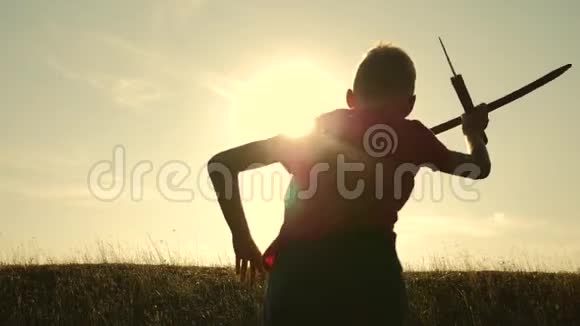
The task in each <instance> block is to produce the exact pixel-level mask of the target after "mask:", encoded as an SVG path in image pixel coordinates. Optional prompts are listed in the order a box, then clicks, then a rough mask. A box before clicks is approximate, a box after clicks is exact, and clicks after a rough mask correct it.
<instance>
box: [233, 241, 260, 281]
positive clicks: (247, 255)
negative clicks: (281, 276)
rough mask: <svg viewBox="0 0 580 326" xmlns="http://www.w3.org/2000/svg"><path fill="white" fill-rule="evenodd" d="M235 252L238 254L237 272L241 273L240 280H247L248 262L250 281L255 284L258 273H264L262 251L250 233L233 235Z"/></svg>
mask: <svg viewBox="0 0 580 326" xmlns="http://www.w3.org/2000/svg"><path fill="white" fill-rule="evenodd" d="M233 242H234V252H235V254H236V274H238V275H240V281H241V282H244V281H245V280H246V275H247V272H248V264H249V265H250V276H249V282H250V284H253V283H254V281H255V279H256V274H257V273H259V274H263V273H264V265H263V264H262V253H261V252H260V249H258V246H256V243H255V242H254V240H253V239H252V237H251V236H250V235H246V236H237V235H234V237H233Z"/></svg>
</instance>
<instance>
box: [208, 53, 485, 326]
mask: <svg viewBox="0 0 580 326" xmlns="http://www.w3.org/2000/svg"><path fill="white" fill-rule="evenodd" d="M415 79H416V72H415V67H414V64H413V61H412V60H411V59H410V57H409V56H408V55H407V54H406V53H405V52H404V51H403V50H402V49H400V48H398V47H395V46H392V45H379V46H377V47H375V48H373V49H371V50H370V51H369V52H368V53H367V55H366V57H365V58H364V60H363V61H362V62H361V63H360V65H359V67H358V70H357V73H356V76H355V79H354V84H353V88H352V89H349V90H348V92H347V94H346V101H347V104H348V106H349V108H348V109H339V110H335V111H332V112H329V113H326V114H323V115H321V116H320V117H318V118H317V120H316V128H315V130H314V131H312V133H311V134H309V135H307V136H304V137H302V138H297V139H294V138H288V137H285V136H275V137H273V138H270V139H266V140H261V141H256V142H253V143H249V144H246V145H243V146H240V147H236V148H233V149H230V150H227V151H224V152H221V153H218V154H216V155H215V156H214V157H212V158H211V159H210V161H209V164H208V169H209V171H210V177H211V180H212V182H213V185H214V188H215V190H216V192H217V194H218V201H219V204H220V206H221V209H222V212H223V214H224V216H225V219H226V221H227V223H228V226H229V227H230V229H231V232H232V236H233V246H234V251H235V254H236V272H237V273H239V274H240V277H241V279H242V280H245V279H246V278H249V279H250V281H252V282H253V281H254V278H255V276H256V273H258V272H263V271H264V270H268V271H269V276H268V283H267V290H266V295H265V304H264V318H265V324H266V325H275V326H277V325H402V324H403V323H404V320H405V314H406V311H407V297H406V292H405V285H404V281H403V278H402V268H401V264H400V262H399V259H398V256H397V253H396V250H395V240H396V234H395V233H394V231H393V228H394V224H395V222H396V221H397V218H398V211H399V210H400V209H401V208H402V207H403V205H404V204H405V202H406V201H407V199H408V198H409V196H410V194H411V191H412V189H413V186H414V176H415V174H416V173H417V172H418V170H419V168H420V167H423V166H427V167H429V168H431V169H433V170H436V171H441V172H444V173H449V174H455V175H459V176H462V177H467V178H473V179H481V178H485V177H487V176H488V175H489V172H490V168H491V164H490V160H489V156H488V153H487V149H486V146H485V143H484V141H483V140H482V137H481V135H482V132H483V131H484V130H485V128H486V127H487V123H488V117H487V110H486V109H485V104H482V105H480V106H478V108H477V110H474V111H473V112H472V113H469V114H465V115H464V116H463V133H464V135H465V137H466V141H467V145H468V146H467V149H468V152H469V154H464V153H459V152H455V151H451V150H448V149H447V148H446V147H445V145H443V144H442V143H441V142H440V141H439V140H438V139H437V138H436V137H435V135H434V134H433V133H432V132H431V131H430V130H429V129H428V128H427V127H425V126H424V125H423V124H422V123H421V122H419V121H417V120H410V119H407V116H408V115H409V114H410V113H411V111H412V109H413V107H414V104H415V99H416V97H415V95H414V94H415ZM276 162H280V163H282V164H283V166H284V167H285V168H286V169H287V170H288V171H289V172H290V173H291V174H292V176H293V178H292V181H291V183H290V187H289V189H288V192H287V196H286V201H285V212H284V223H283V225H282V227H281V230H280V233H279V235H278V237H277V238H276V239H275V241H274V242H273V243H272V244H271V245H270V247H269V248H268V249H267V250H266V252H265V254H264V255H263V256H262V254H261V252H260V250H259V249H258V248H257V246H256V244H255V243H254V241H253V239H252V236H251V234H250V231H249V228H248V225H247V222H246V219H245V216H244V211H243V208H242V204H241V200H240V193H239V187H238V184H237V182H238V181H237V180H238V179H237V175H238V173H240V172H242V171H245V170H247V169H249V168H255V167H256V166H257V165H256V164H257V163H258V164H260V165H268V164H272V163H276ZM248 265H249V266H248ZM248 268H249V271H248Z"/></svg>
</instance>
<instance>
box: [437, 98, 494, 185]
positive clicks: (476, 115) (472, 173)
mask: <svg viewBox="0 0 580 326" xmlns="http://www.w3.org/2000/svg"><path fill="white" fill-rule="evenodd" d="M462 119H463V134H464V135H465V141H466V144H467V151H468V154H464V153H460V152H455V151H449V155H448V159H447V162H446V164H443V165H442V166H440V167H439V169H440V170H441V171H442V172H445V173H449V174H453V175H458V176H462V177H466V178H471V179H485V178H487V176H489V173H490V172H491V161H490V159H489V154H488V152H487V147H486V145H485V142H484V141H483V138H482V136H481V135H482V132H483V131H484V130H485V128H487V124H488V122H489V118H488V113H487V109H486V107H485V104H481V105H479V106H478V107H477V108H476V109H475V110H474V111H473V112H470V113H466V114H464V115H463V117H462Z"/></svg>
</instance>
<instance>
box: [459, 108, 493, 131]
mask: <svg viewBox="0 0 580 326" xmlns="http://www.w3.org/2000/svg"><path fill="white" fill-rule="evenodd" d="M461 120H462V128H463V134H464V135H466V136H473V135H481V134H482V133H483V131H484V130H485V128H487V125H488V123H489V117H488V112H487V104H485V103H482V104H480V105H478V106H476V107H475V110H473V111H472V112H469V113H465V114H463V115H462V116H461Z"/></svg>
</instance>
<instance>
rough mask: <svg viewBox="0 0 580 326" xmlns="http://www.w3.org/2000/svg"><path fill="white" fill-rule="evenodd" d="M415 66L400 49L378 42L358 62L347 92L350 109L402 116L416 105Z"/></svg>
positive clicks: (407, 113)
mask: <svg viewBox="0 0 580 326" xmlns="http://www.w3.org/2000/svg"><path fill="white" fill-rule="evenodd" d="M415 79H416V72H415V65H414V64H413V61H412V60H411V58H410V57H409V55H407V53H405V51H403V50H402V49H401V48H399V47H396V46H392V45H390V44H379V45H378V46H376V47H375V48H373V49H371V50H370V51H369V52H368V53H367V54H366V56H365V58H364V59H363V61H362V62H361V63H360V65H359V67H358V70H357V72H356V76H355V78H354V85H353V88H352V89H349V90H348V92H347V98H346V100H347V103H348V106H349V107H351V108H357V109H369V110H388V111H389V113H390V114H391V113H392V114H393V115H394V116H397V117H401V118H404V117H406V116H407V115H409V113H411V111H412V110H413V106H414V105H415Z"/></svg>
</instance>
